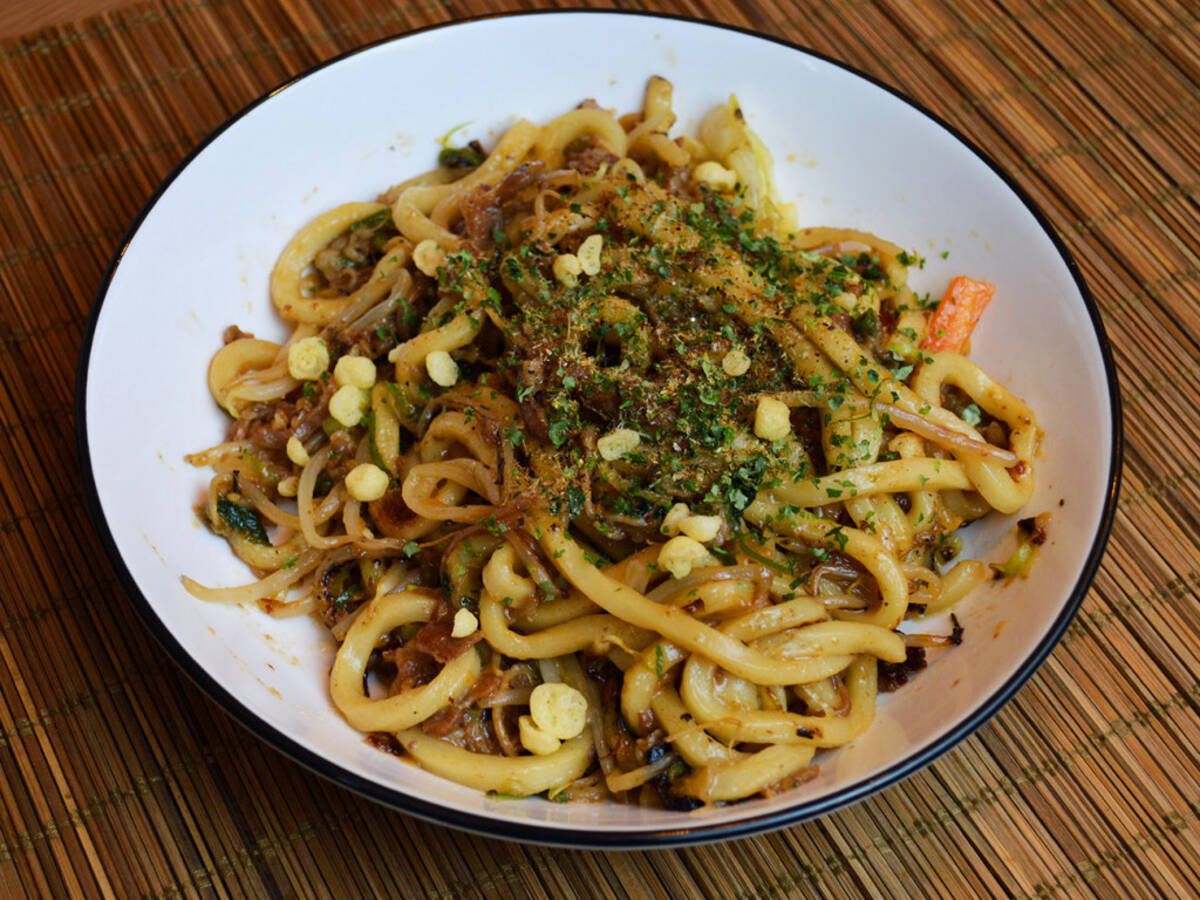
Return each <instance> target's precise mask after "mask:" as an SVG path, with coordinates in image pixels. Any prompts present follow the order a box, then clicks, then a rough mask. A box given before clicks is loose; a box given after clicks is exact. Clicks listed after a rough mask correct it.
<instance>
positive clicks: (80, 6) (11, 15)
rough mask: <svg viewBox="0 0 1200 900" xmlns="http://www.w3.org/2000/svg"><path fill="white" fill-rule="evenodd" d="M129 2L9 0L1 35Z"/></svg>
mask: <svg viewBox="0 0 1200 900" xmlns="http://www.w3.org/2000/svg"><path fill="white" fill-rule="evenodd" d="M128 5H129V0H16V2H12V0H9V2H6V3H3V4H0V38H6V37H10V36H18V35H22V34H29V33H30V32H33V31H37V30H38V29H40V28H49V27H50V26H51V25H61V24H63V23H64V22H76V21H78V20H80V19H86V18H88V17H89V16H94V15H97V14H98V13H105V12H109V11H110V10H116V9H120V8H121V7H122V6H128Z"/></svg>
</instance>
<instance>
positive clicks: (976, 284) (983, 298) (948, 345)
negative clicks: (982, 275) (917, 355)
mask: <svg viewBox="0 0 1200 900" xmlns="http://www.w3.org/2000/svg"><path fill="white" fill-rule="evenodd" d="M995 293H996V286H995V285H994V284H988V283H987V282H986V281H976V280H975V279H974V278H968V277H967V276H966V275H959V276H958V277H957V278H955V279H954V280H953V281H951V282H950V287H948V288H947V289H946V296H944V297H943V298H942V302H941V303H939V304H938V307H937V309H936V310H935V311H934V313H933V316H932V317H931V318H930V320H929V331H928V332H927V333H926V335H925V340H923V341H921V349H922V350H934V351H938V350H953V351H954V352H955V353H961V352H962V349H963V347H965V346H966V345H967V341H968V340H969V339H970V337H971V332H972V331H973V330H974V328H975V325H976V323H978V322H979V317H980V316H982V315H983V311H984V309H985V308H986V307H987V305H988V304H989V303H991V302H992V295H993V294H995Z"/></svg>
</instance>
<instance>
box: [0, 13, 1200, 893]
mask: <svg viewBox="0 0 1200 900" xmlns="http://www.w3.org/2000/svg"><path fill="white" fill-rule="evenodd" d="M624 5H639V4H637V3H634V4H624ZM499 6H503V7H513V8H516V7H518V6H521V7H523V6H525V4H523V3H512V2H505V3H502V4H499ZM644 6H645V7H646V8H650V9H657V10H663V11H676V12H683V13H687V14H691V15H697V16H702V17H705V18H710V19H714V20H717V21H722V22H730V23H735V24H739V25H746V26H750V27H753V28H757V29H760V30H763V31H767V32H769V33H772V34H776V35H780V36H784V37H787V38H790V39H793V40H796V41H798V42H800V43H802V44H805V45H808V46H810V47H813V48H815V49H817V50H820V51H822V52H824V53H827V54H829V55H831V56H833V57H836V58H838V59H841V60H845V61H847V62H849V63H851V64H853V65H855V66H858V67H860V68H862V69H865V70H866V71H867V72H869V73H870V74H872V75H874V76H876V77H878V78H880V79H882V80H883V81H885V82H887V83H888V84H891V85H895V86H896V87H898V88H900V89H901V90H903V91H905V92H907V93H909V94H911V95H913V96H914V97H916V98H917V99H919V100H920V101H922V102H924V103H925V104H926V105H928V106H929V107H931V108H932V109H933V110H934V111H936V112H938V113H939V114H941V115H942V116H943V117H945V118H946V119H948V120H949V121H950V122H952V123H953V124H955V125H956V126H958V127H959V128H961V129H963V130H964V131H965V132H967V133H968V134H969V135H971V136H972V137H973V138H974V139H975V140H976V141H977V142H978V143H979V144H980V145H982V146H983V147H985V148H986V149H987V150H988V151H990V152H991V153H992V154H993V155H994V157H995V158H996V159H997V160H998V162H999V163H1000V164H1001V165H1002V166H1003V167H1004V168H1005V169H1006V170H1007V171H1008V172H1009V173H1011V174H1012V175H1013V177H1015V178H1016V180H1017V181H1018V182H1019V183H1020V184H1021V185H1022V186H1023V187H1024V188H1025V189H1026V190H1027V191H1028V192H1029V193H1030V194H1031V195H1032V196H1033V198H1034V199H1035V201H1036V202H1037V203H1038V204H1040V205H1041V206H1042V208H1043V209H1044V210H1045V211H1046V212H1047V213H1048V215H1049V216H1050V218H1051V220H1052V221H1053V223H1054V225H1055V227H1056V228H1057V230H1058V231H1059V233H1060V234H1061V235H1062V236H1063V238H1064V239H1065V240H1066V242H1067V244H1068V245H1069V247H1070V249H1071V250H1072V252H1073V253H1074V254H1075V255H1076V258H1077V259H1078V261H1079V263H1080V265H1081V267H1082V270H1083V273H1084V275H1085V277H1086V280H1087V282H1088V284H1089V285H1090V287H1091V289H1092V291H1093V292H1094V294H1095V295H1096V297H1097V299H1098V300H1099V302H1100V305H1101V307H1102V309H1103V313H1104V320H1105V324H1106V326H1107V328H1108V331H1109V334H1110V335H1111V337H1112V339H1113V342H1114V349H1115V354H1116V358H1117V360H1118V363H1119V366H1120V370H1121V380H1122V386H1123V391H1124V403H1125V409H1126V416H1127V419H1126V423H1127V424H1126V442H1127V443H1126V447H1127V453H1126V461H1125V487H1124V491H1123V496H1122V498H1121V502H1120V505H1119V508H1118V512H1117V518H1116V524H1115V529H1114V532H1113V537H1112V541H1111V543H1110V546H1109V551H1108V554H1107V557H1106V559H1105V561H1104V564H1103V566H1102V568H1101V571H1100V574H1099V576H1098V578H1097V579H1096V583H1095V587H1094V589H1093V590H1092V592H1091V593H1090V595H1089V596H1088V598H1087V600H1086V602H1085V603H1084V606H1083V611H1082V612H1081V614H1080V615H1079V617H1078V618H1077V619H1076V621H1075V622H1074V623H1073V624H1072V626H1071V628H1070V631H1069V632H1068V633H1067V635H1066V638H1065V639H1064V641H1063V642H1062V644H1061V646H1060V647H1059V648H1058V649H1057V650H1056V652H1055V653H1054V655H1053V656H1052V658H1051V659H1050V660H1049V661H1048V662H1047V663H1046V664H1045V665H1044V666H1043V667H1042V669H1041V670H1040V671H1039V673H1038V674H1037V676H1036V677H1034V679H1033V680H1032V681H1031V682H1030V683H1029V685H1028V686H1027V687H1025V688H1024V689H1023V690H1022V691H1021V693H1020V694H1019V695H1018V697H1017V698H1016V700H1014V701H1013V702H1012V703H1010V704H1009V705H1008V706H1007V707H1006V708H1005V709H1004V710H1003V711H1002V712H1001V713H1000V714H999V715H998V716H997V717H996V718H995V719H993V720H992V721H991V723H989V724H988V725H987V726H985V727H984V728H983V729H981V730H980V731H979V732H978V733H977V734H976V735H975V736H974V737H973V738H971V739H970V740H968V741H967V742H965V743H964V744H963V745H961V746H960V747H959V748H958V749H956V750H955V751H953V752H951V753H950V754H949V755H947V756H945V757H943V758H942V759H940V760H939V761H938V762H936V763H935V764H934V765H932V766H931V767H929V768H928V769H926V770H924V771H923V772H921V773H920V774H918V775H916V776H914V777H913V778H911V779H909V780H908V781H906V782H904V783H903V784H901V785H899V786H897V787H894V788H892V789H890V790H888V791H886V792H884V793H883V794H881V795H878V796H876V797H874V798H872V799H870V800H868V801H867V802H865V803H862V804H860V805H859V806H856V807H854V808H851V809H849V810H846V811H843V812H840V813H838V814H835V815H832V816H829V817H828V818H825V819H823V820H820V821H816V822H812V823H809V824H806V825H802V826H798V827H795V828H791V829H789V830H786V831H782V832H778V833H775V834H771V835H766V836H762V837H758V838H754V839H748V840H744V841H740V842H736V843H733V844H727V845H723V846H714V847H700V848H691V849H685V850H678V851H658V852H642V853H636V852H635V853H599V852H568V851H549V850H546V849H542V848H536V847H527V846H520V845H516V844H509V843H504V842H501V841H495V840H484V839H480V838H476V837H472V836H469V835H465V834H461V833H457V832H453V831H449V830H446V829H443V828H439V827H436V826H432V825H426V824H423V823H421V822H419V821H417V820H414V819H412V818H409V817H406V816H403V815H400V814H396V813H393V812H390V811H388V810H385V809H383V808H381V807H378V806H375V805H373V804H371V803H369V802H367V801H365V800H362V799H360V798H358V797H356V796H354V795H352V794H350V793H348V792H346V791H343V790H341V789H339V788H336V787H334V786H333V785H331V784H329V783H327V782H325V781H323V780H321V779H319V778H315V777H313V776H312V775H310V774H309V773H308V772H307V771H305V770H302V769H301V768H299V767H298V766H296V765H295V764H293V763H291V762H289V761H288V760H287V759H285V758H283V757H282V756H280V755H279V754H277V753H276V752H274V751H273V750H271V749H269V748H268V747H266V746H265V745H263V744H261V743H259V742H258V741H257V740H256V739H254V738H252V737H251V736H250V735H249V734H248V733H246V732H245V731H243V730H242V729H241V728H240V727H238V726H237V725H236V724H234V723H233V721H232V720H230V719H229V718H228V717H227V716H226V715H225V714H223V713H222V712H221V711H220V710H219V709H218V708H217V707H216V706H215V705H214V704H212V703H211V702H210V701H208V700H207V699H206V698H205V697H204V696H203V695H202V694H201V693H200V692H199V691H198V690H197V689H196V688H194V687H193V686H192V684H191V683H190V682H188V681H187V679H186V678H184V677H183V676H182V675H181V674H180V673H179V672H178V671H177V670H176V669H175V667H174V665H173V664H172V663H171V662H170V660H169V659H167V658H166V657H165V655H164V654H163V653H162V652H161V651H160V650H159V649H158V647H157V645H155V644H154V642H153V641H152V639H151V638H150V636H149V634H148V632H147V631H146V630H145V629H144V628H143V627H142V625H141V624H140V621H139V620H138V619H137V618H136V615H135V613H134V611H133V608H132V606H131V605H130V603H129V602H127V600H126V598H125V597H124V595H123V593H122V591H121V588H120V587H119V585H118V584H117V583H116V582H115V580H114V575H113V573H112V571H111V569H110V568H109V566H108V564H107V562H106V560H105V559H104V556H103V553H102V551H101V549H100V545H99V542H98V540H97V539H96V537H95V535H94V534H93V532H92V530H91V527H90V525H89V523H88V521H87V516H86V514H85V512H84V506H83V502H82V498H81V488H80V484H79V481H78V478H77V476H76V474H75V472H76V460H75V458H74V453H73V449H72V448H73V446H74V441H73V438H72V430H73V422H72V412H71V405H72V392H73V385H74V366H75V361H76V357H77V351H78V349H79V343H80V339H81V331H82V326H83V322H84V319H85V316H86V314H87V312H88V308H89V306H90V304H91V301H92V297H93V293H94V291H95V289H96V287H97V285H98V283H99V281H100V278H101V274H102V272H103V270H104V267H105V264H106V263H107V261H108V258H109V255H110V254H111V253H112V252H113V250H114V249H115V247H116V245H117V242H118V239H119V237H120V235H121V234H122V232H123V230H124V228H125V227H126V225H127V223H128V222H129V221H130V220H131V219H132V218H133V216H134V215H135V214H136V212H137V210H138V209H139V207H140V206H141V205H142V203H143V202H144V201H145V200H146V198H147V197H148V196H149V194H150V193H151V191H152V190H153V189H154V187H155V185H156V184H157V183H158V182H159V180H160V179H161V178H162V177H163V176H164V175H166V173H167V172H169V171H170V170H171V168H172V167H173V166H174V165H175V164H176V163H177V162H178V161H179V160H180V159H181V158H182V156H183V155H184V154H185V153H186V152H187V150H188V149H189V148H191V147H192V146H193V145H194V144H195V143H196V142H197V141H198V140H199V139H200V138H201V137H203V136H204V134H206V133H207V132H208V131H209V130H210V129H211V128H213V127H214V126H215V125H217V124H218V123H220V122H221V121H222V120H224V119H225V118H226V117H227V116H228V115H229V114H231V113H232V112H234V111H235V110H237V109H238V108H240V107H241V106H242V105H244V104H245V103H247V102H248V101H250V100H251V99H253V98H254V97H256V96H257V95H258V94H260V93H261V92H262V91H264V90H265V89H267V88H269V87H272V86H274V85H275V84H277V83H279V82H280V81H282V80H283V79H285V78H286V77H288V76H290V75H292V74H294V73H296V72H299V71H301V70H303V69H304V68H306V67H308V66H310V65H311V64H313V63H315V62H317V61H319V60H321V59H324V58H327V57H329V56H332V55H334V54H336V53H339V52H341V51H343V50H346V49H348V48H351V47H353V46H356V45H358V44H361V43H364V42H366V41H369V40H372V39H375V38H378V37H381V36H384V35H387V34H389V33H395V32H400V31H404V30H407V29H410V28H413V27H417V26H421V25H425V24H429V23H432V22H437V21H445V20H448V19H452V18H456V17H460V16H465V15H470V14H474V13H478V12H485V11H494V10H495V9H496V8H497V7H496V6H491V5H488V4H486V3H485V2H483V0H466V2H464V0H424V2H417V3H412V4H405V5H401V4H399V3H397V4H395V5H390V4H389V3H387V2H386V0H346V2H340V3H330V4H329V5H328V6H327V7H325V6H322V5H320V4H318V3H317V2H316V0H283V2H272V0H160V2H156V3H153V4H150V5H144V6H138V7H132V8H130V9H129V10H127V11H124V12H120V13H117V14H112V15H107V16H104V17H102V18H98V19H94V20H91V21H88V22H85V23H83V24H80V25H77V26H69V27H63V28H56V29H51V30H48V31H45V32H42V33H40V34H35V35H32V36H30V37H28V38H26V39H23V40H19V41H10V42H6V43H3V44H0V285H2V291H3V298H4V302H3V304H2V305H0V598H2V601H3V608H2V610H0V895H3V896H15V895H19V894H20V893H22V892H27V893H29V894H42V895H58V896H61V895H68V894H80V895H90V896H94V895H101V894H110V895H119V896H127V895H135V894H141V895H149V896H173V895H179V894H185V895H189V896H190V895H196V894H213V895H220V896H226V895H238V896H240V895H265V896H279V895H289V896H290V895H300V896H309V895H334V896H361V895H368V894H392V895H398V896H415V897H430V898H433V897H438V898H442V897H447V898H449V897H458V896H470V897H484V896H486V897H493V896H496V897H508V896H546V895H552V896H563V895H581V896H583V895H596V896H601V895H603V896H624V895H630V896H665V895H673V896H687V897H691V896H700V895H710V894H711V895H727V894H733V895H735V896H739V897H747V898H749V897H760V896H762V897H775V896H784V895H792V894H807V893H813V894H821V895H831V896H844V895H859V894H881V895H892V896H896V895H909V894H914V895H915V894H920V895H925V894H937V895H945V896H953V897H963V896H968V895H973V894H981V895H1003V894H1016V895H1021V896H1049V895H1057V894H1076V893H1088V892H1093V891H1095V892H1098V893H1102V894H1106V895H1130V894H1133V895H1167V896H1181V895H1186V894H1189V893H1191V894H1194V893H1195V891H1196V885H1197V884H1200V832H1198V829H1197V818H1198V817H1200V749H1198V748H1200V718H1198V717H1197V715H1196V711H1197V702H1198V700H1200V683H1198V681H1197V676H1198V673H1200V658H1198V657H1200V611H1198V607H1197V603H1196V597H1197V585H1198V584H1200V550H1198V547H1200V539H1198V537H1197V535H1200V514H1198V513H1197V509H1198V508H1200V487H1198V486H1197V478H1198V476H1200V451H1198V449H1197V448H1198V446H1200V416H1198V415H1197V413H1196V409H1197V405H1198V403H1200V391H1198V390H1197V388H1196V379H1197V377H1198V376H1200V339H1198V335H1200V303H1198V302H1197V298H1198V296H1200V287H1198V281H1200V258H1198V253H1200V233H1198V229H1197V227H1196V226H1197V221H1198V220H1197V216H1196V211H1197V200H1196V193H1197V190H1198V189H1200V37H1198V35H1197V30H1198V25H1197V16H1196V15H1195V9H1194V7H1192V8H1191V9H1189V8H1188V6H1187V4H1182V3H1174V2H1169V0H1163V2H1150V3H1140V4H1139V3H1133V2H1129V0H1075V2H1070V0H1057V2H1050V3H1024V2H1007V0H997V2H992V0H964V2H942V0H921V2H916V3H910V2H904V0H822V2H815V0H803V2H786V0H785V2H770V0H681V2H680V3H679V4H678V5H672V4H670V3H667V2H661V3H660V2H656V0H648V2H646V3H645V4H644Z"/></svg>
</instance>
